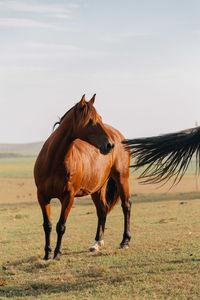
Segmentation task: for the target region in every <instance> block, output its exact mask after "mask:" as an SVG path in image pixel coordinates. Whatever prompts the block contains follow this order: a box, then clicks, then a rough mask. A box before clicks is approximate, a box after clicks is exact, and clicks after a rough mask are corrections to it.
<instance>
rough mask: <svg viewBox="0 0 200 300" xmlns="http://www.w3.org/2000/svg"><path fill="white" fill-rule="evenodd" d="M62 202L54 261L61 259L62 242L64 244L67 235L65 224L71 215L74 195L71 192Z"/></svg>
mask: <svg viewBox="0 0 200 300" xmlns="http://www.w3.org/2000/svg"><path fill="white" fill-rule="evenodd" d="M61 202H62V208H61V214H60V219H59V221H58V223H57V226H56V232H57V244H56V248H55V250H54V259H60V255H61V251H60V248H61V242H62V237H63V234H64V233H65V228H66V226H65V223H66V220H67V217H68V215H69V212H70V210H71V207H72V205H73V202H74V194H73V193H71V192H67V193H66V194H65V196H64V197H63V199H62V201H61Z"/></svg>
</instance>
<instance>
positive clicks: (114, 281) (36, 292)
mask: <svg viewBox="0 0 200 300" xmlns="http://www.w3.org/2000/svg"><path fill="white" fill-rule="evenodd" d="M89 275H91V274H89ZM89 275H88V274H87V273H86V274H82V275H81V277H77V278H76V279H73V280H71V282H70V280H69V282H62V283H60V282H55V283H52V282H51V283H50V282H40V281H34V282H28V283H26V284H21V285H16V286H4V287H1V286H0V297H2V296H3V297H5V298H10V299H13V298H15V297H18V298H22V299H23V298H24V297H27V296H35V297H37V296H42V295H53V294H62V293H69V292H71V291H72V292H73V293H76V292H78V293H80V295H81V293H82V292H84V291H85V290H90V289H91V290H93V291H94V290H95V289H96V290H98V289H99V287H102V286H103V285H118V284H120V285H121V284H122V283H123V282H125V281H127V280H130V277H129V276H123V277H121V276H115V275H114V276H109V277H105V276H104V277H102V276H101V275H100V276H94V278H91V276H89ZM88 277H89V278H88ZM66 281H67V280H66ZM72 281H73V282H72ZM65 297H67V295H65Z"/></svg>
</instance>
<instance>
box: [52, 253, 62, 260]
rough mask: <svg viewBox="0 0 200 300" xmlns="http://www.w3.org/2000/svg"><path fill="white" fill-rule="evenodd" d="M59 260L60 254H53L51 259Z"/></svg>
mask: <svg viewBox="0 0 200 300" xmlns="http://www.w3.org/2000/svg"><path fill="white" fill-rule="evenodd" d="M60 258H61V252H58V253H54V257H53V259H54V260H60Z"/></svg>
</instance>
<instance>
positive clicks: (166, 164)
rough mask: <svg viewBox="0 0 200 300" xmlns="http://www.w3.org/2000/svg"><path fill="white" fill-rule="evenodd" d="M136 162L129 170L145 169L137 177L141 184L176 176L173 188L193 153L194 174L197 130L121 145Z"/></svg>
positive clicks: (199, 150) (199, 131) (199, 140)
mask: <svg viewBox="0 0 200 300" xmlns="http://www.w3.org/2000/svg"><path fill="white" fill-rule="evenodd" d="M123 143H124V144H125V145H126V147H127V148H128V149H130V151H131V156H132V158H134V159H135V161H134V164H133V165H132V166H131V167H135V168H136V169H139V168H141V167H145V169H144V171H143V172H142V173H141V175H140V176H139V179H141V182H142V183H159V182H161V181H165V182H166V181H168V180H169V179H170V178H171V177H172V176H174V175H175V179H174V182H173V184H175V183H178V182H179V181H180V180H181V179H182V177H183V175H184V174H185V172H186V170H187V168H188V166H189V163H190V161H191V159H192V156H193V154H194V153H196V158H197V160H196V162H197V163H196V171H198V172H199V168H200V165H199V161H200V127H196V128H192V129H188V130H184V131H180V132H177V133H171V134H165V135H160V136H156V137H149V138H139V139H131V140H126V141H123Z"/></svg>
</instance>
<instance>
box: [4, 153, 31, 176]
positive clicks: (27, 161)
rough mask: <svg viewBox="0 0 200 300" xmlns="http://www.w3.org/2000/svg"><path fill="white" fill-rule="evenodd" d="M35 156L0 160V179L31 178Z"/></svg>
mask: <svg viewBox="0 0 200 300" xmlns="http://www.w3.org/2000/svg"><path fill="white" fill-rule="evenodd" d="M35 160H36V157H35V156H30V157H29V156H21V157H9V158H0V177H8V178H19V177H32V176H33V166H34V163H35Z"/></svg>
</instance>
